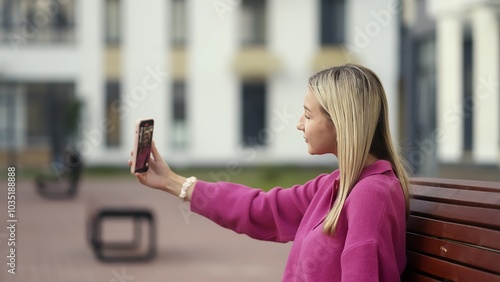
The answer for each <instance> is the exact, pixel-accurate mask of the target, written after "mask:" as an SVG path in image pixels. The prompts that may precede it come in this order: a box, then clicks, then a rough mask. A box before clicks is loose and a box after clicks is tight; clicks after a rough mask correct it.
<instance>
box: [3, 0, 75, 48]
mask: <svg viewBox="0 0 500 282" xmlns="http://www.w3.org/2000/svg"><path fill="white" fill-rule="evenodd" d="M0 24H1V25H0V41H10V42H11V43H13V44H16V43H17V44H21V43H23V44H24V43H26V42H73V41H74V38H75V1H74V0H66V1H36V0H0Z"/></svg>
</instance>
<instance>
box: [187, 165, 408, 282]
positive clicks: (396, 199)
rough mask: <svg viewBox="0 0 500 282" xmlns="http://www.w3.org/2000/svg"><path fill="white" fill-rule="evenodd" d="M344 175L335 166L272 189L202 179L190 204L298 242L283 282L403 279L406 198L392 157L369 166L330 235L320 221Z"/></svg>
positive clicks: (225, 222) (222, 219) (247, 230)
mask: <svg viewBox="0 0 500 282" xmlns="http://www.w3.org/2000/svg"><path fill="white" fill-rule="evenodd" d="M338 178H339V171H338V170H336V171H334V172H332V173H330V174H322V175H319V176H318V177H316V178H315V179H313V180H311V181H309V182H307V183H306V184H304V185H296V186H293V187H291V188H288V189H283V188H279V187H276V188H273V189H271V190H270V191H269V192H263V191H262V190H259V189H252V188H249V187H247V186H243V185H238V184H233V183H227V182H218V183H209V182H204V181H198V182H197V184H196V186H195V189H194V190H193V195H192V199H191V210H192V211H194V212H196V213H199V214H201V215H203V216H205V217H207V218H209V219H211V220H213V221H214V222H216V223H217V224H219V225H221V226H223V227H226V228H229V229H232V230H234V231H236V232H238V233H244V234H247V235H248V236H250V237H253V238H256V239H260V240H268V241H276V242H288V241H294V242H293V245H292V249H291V252H290V256H289V257H288V262H287V265H286V269H285V273H284V275H283V281H314V282H322V281H399V280H400V275H401V273H402V272H403V269H404V267H405V264H406V254H405V244H406V240H405V238H406V237H405V226H406V222H405V200H404V196H403V192H402V190H401V186H400V184H399V181H398V179H397V178H396V176H395V175H394V172H393V171H392V167H391V164H390V162H387V161H384V160H380V161H377V162H375V163H373V164H372V165H370V166H368V167H366V168H365V169H364V170H363V172H362V173H361V176H360V178H359V181H358V183H357V184H356V185H355V187H354V188H353V190H352V192H351V194H350V195H349V196H348V197H347V200H346V202H345V206H344V209H343V211H342V213H341V215H340V218H339V222H338V225H337V229H336V232H335V236H333V237H332V236H328V235H326V234H324V233H323V232H322V227H323V224H322V222H323V220H324V218H325V216H326V214H327V213H328V211H329V210H330V208H331V205H332V204H333V197H334V195H335V194H336V189H337V183H338ZM333 187H335V189H333Z"/></svg>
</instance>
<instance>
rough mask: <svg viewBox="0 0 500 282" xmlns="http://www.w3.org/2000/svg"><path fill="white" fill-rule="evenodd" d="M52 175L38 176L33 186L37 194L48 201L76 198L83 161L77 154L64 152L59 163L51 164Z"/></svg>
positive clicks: (71, 151) (68, 151)
mask: <svg viewBox="0 0 500 282" xmlns="http://www.w3.org/2000/svg"><path fill="white" fill-rule="evenodd" d="M51 168H52V170H53V173H54V174H53V175H43V174H42V175H38V176H37V177H36V178H35V185H36V190H37V192H38V194H40V195H41V196H42V197H44V198H49V199H67V198H73V197H75V196H76V194H77V191H78V184H79V181H80V178H81V174H82V171H83V161H82V158H81V156H80V154H78V152H76V151H73V150H67V151H65V153H64V155H63V157H62V161H61V162H54V163H53V164H52V167H51Z"/></svg>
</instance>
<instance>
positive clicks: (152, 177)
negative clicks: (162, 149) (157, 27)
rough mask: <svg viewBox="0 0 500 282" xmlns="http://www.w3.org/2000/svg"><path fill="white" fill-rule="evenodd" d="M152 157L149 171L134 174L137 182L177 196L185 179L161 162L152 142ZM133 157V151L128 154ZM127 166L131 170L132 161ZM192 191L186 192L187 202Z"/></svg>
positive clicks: (161, 159)
mask: <svg viewBox="0 0 500 282" xmlns="http://www.w3.org/2000/svg"><path fill="white" fill-rule="evenodd" d="M151 153H152V156H151V157H150V159H149V169H148V171H147V172H145V173H139V172H136V173H134V175H135V177H136V178H137V180H139V182H140V183H141V184H143V185H145V186H148V187H151V188H154V189H159V190H163V191H166V192H168V193H170V194H172V195H175V196H178V195H179V193H180V191H181V187H182V184H183V183H184V182H185V181H186V178H185V177H183V176H180V175H177V174H176V173H174V172H173V171H172V170H171V169H170V167H169V166H168V165H167V163H166V162H165V161H164V160H163V158H162V157H161V155H160V153H159V152H158V149H157V148H156V144H155V142H154V141H152V143H151ZM130 155H131V156H132V157H133V155H134V154H133V151H132V152H131V153H130ZM128 165H129V166H130V167H131V168H132V167H133V162H132V160H129V161H128ZM191 193H192V191H190V192H188V197H187V200H189V199H190V198H191Z"/></svg>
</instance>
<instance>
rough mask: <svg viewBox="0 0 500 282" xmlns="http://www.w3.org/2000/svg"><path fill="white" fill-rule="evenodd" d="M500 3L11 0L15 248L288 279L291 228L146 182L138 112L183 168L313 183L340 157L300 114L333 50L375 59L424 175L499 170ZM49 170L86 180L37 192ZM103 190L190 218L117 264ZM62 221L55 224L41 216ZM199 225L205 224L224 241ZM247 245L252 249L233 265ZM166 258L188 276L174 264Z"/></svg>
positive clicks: (9, 122)
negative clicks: (93, 232)
mask: <svg viewBox="0 0 500 282" xmlns="http://www.w3.org/2000/svg"><path fill="white" fill-rule="evenodd" d="M499 14H500V1H499V0H440V1H431V0H213V1H203V0H148V1H134V0H85V1H82V0H0V163H1V164H3V165H4V166H5V168H7V166H15V167H16V169H17V170H16V171H17V178H18V179H19V183H18V193H20V194H19V197H18V205H19V214H18V215H19V217H20V218H23V220H24V222H25V225H24V227H22V228H24V229H19V236H24V239H23V240H24V242H25V243H24V244H25V245H24V246H26V247H25V248H24V249H21V250H22V252H23V253H22V254H21V256H20V260H21V261H20V262H19V264H20V265H21V266H20V269H22V265H24V272H22V273H24V274H22V275H28V274H26V273H31V274H30V275H32V276H29V275H28V276H17V279H18V280H16V281H45V280H47V281H129V280H127V279H125V278H123V277H124V275H123V274H120V275H121V276H120V275H117V273H122V272H121V271H123V269H125V270H126V271H128V272H127V273H129V272H131V273H132V274H131V275H130V276H134V277H136V278H134V279H136V280H137V281H192V280H196V281H211V280H210V279H212V278H213V281H226V280H224V279H227V281H234V280H235V279H237V278H238V281H244V279H242V276H241V273H244V274H245V275H247V276H244V277H247V278H248V277H249V278H248V279H249V280H248V281H253V280H255V279H257V278H255V277H259V278H258V280H259V281H264V280H262V277H266V279H270V280H269V281H276V280H279V279H280V277H281V273H282V272H283V267H284V263H285V260H286V255H287V252H288V248H289V246H288V245H285V246H281V247H277V248H281V249H278V250H276V249H272V247H271V246H275V245H270V246H268V245H251V244H257V243H250V242H253V241H252V240H248V239H241V236H236V235H234V234H232V233H230V232H228V231H220V230H219V229H217V228H218V227H214V226H212V225H210V224H205V222H204V221H203V219H201V218H198V217H193V218H192V219H191V220H190V221H189V222H187V221H186V220H185V219H186V218H185V214H184V213H183V212H186V211H188V208H186V207H185V206H181V205H180V204H178V202H176V199H170V198H168V197H157V195H158V194H154V193H157V192H156V191H149V190H147V191H146V190H143V189H138V188H137V186H139V185H138V184H137V183H136V182H135V180H134V178H133V177H131V176H130V175H129V172H128V171H129V170H128V167H127V165H126V162H127V160H128V159H129V153H130V151H131V149H132V145H133V136H134V126H135V121H136V120H137V119H139V118H143V117H151V118H154V119H155V131H154V134H153V139H154V140H155V142H156V145H157V147H158V148H159V150H160V152H161V153H162V155H163V157H164V158H165V160H167V162H168V163H169V164H170V165H171V166H172V167H173V168H174V169H175V170H177V171H179V172H181V173H183V174H185V175H186V176H188V175H191V174H193V175H197V176H199V178H201V179H204V180H208V181H218V180H230V181H236V182H242V183H245V184H248V185H251V186H254V187H259V188H263V189H268V188H269V187H273V186H275V185H282V186H290V185H293V184H295V183H304V182H305V181H306V180H307V179H311V178H313V177H315V176H316V175H317V174H318V173H321V172H330V171H332V170H333V169H335V168H336V159H335V158H334V157H332V156H309V155H308V153H307V148H306V144H304V141H303V138H302V134H301V133H300V132H299V131H297V130H296V124H297V122H298V119H299V117H300V115H301V114H302V111H303V109H302V105H303V98H304V95H305V93H306V89H307V78H308V77H309V76H310V75H312V74H314V73H315V72H316V71H318V70H321V69H324V68H327V67H331V66H334V65H339V64H345V63H357V64H362V65H365V66H367V67H369V68H371V69H372V70H374V71H375V72H376V73H377V74H378V75H379V77H380V78H381V80H382V82H383V84H384V87H385V90H386V93H387V96H388V100H389V112H390V125H391V130H392V133H393V138H394V140H396V142H397V143H398V144H399V145H400V147H401V152H402V154H403V155H404V157H405V158H406V160H407V162H408V164H409V167H410V169H411V175H412V176H416V177H445V178H466V179H477V180H492V181H500V173H499V172H500V17H499ZM75 156H77V157H75ZM80 170H82V173H83V174H82V175H83V176H80ZM75 171H78V176H76V178H75V176H72V175H71V174H72V173H73V172H75ZM40 175H45V176H46V177H48V176H47V175H50V176H52V177H55V179H59V180H67V178H68V177H69V178H70V181H73V182H74V183H77V184H78V187H79V188H78V189H79V192H78V194H77V197H75V198H71V199H69V200H67V201H55V202H54V201H49V200H47V199H44V198H41V197H40V196H39V195H36V194H35V192H34V191H35V190H34V188H33V186H34V184H35V180H36V179H39V177H40ZM68 175H69V176H68ZM6 176H7V172H6V173H5V176H4V174H2V175H1V176H0V178H1V179H4V177H5V178H6ZM71 179H72V180H71ZM59 182H61V181H59ZM2 187H3V185H2ZM145 191H146V192H145ZM75 194H76V193H75ZM161 195H162V194H161ZM2 198H3V196H2ZM167 198H168V200H166V199H167ZM165 201H173V202H172V204H171V206H169V207H166V205H167V204H166V203H165ZM95 203H100V204H96V205H102V204H103V203H106V204H109V203H116V204H122V205H127V206H134V205H137V204H139V205H145V206H147V207H149V208H151V209H152V210H153V211H154V212H155V214H156V215H158V216H160V217H166V215H165V214H168V216H170V217H172V218H174V219H172V221H176V220H179V221H181V222H185V223H186V224H184V225H183V224H180V225H182V226H181V227H178V228H176V229H175V230H176V231H175V232H174V233H172V231H171V230H172V223H171V221H170V220H167V219H165V218H160V219H158V221H160V223H159V234H163V236H162V237H161V238H162V239H159V243H158V244H159V249H160V251H159V258H158V259H157V260H156V262H155V263H153V264H151V265H150V266H149V267H148V268H146V269H144V268H141V267H136V266H134V265H128V266H126V267H124V268H123V269H122V266H121V265H114V266H109V265H107V266H104V267H103V266H102V264H98V263H97V262H95V261H94V260H93V258H92V254H91V251H90V249H89V247H88V246H86V243H85V240H86V239H85V219H86V215H85V214H86V213H87V210H89V206H90V205H91V204H92V205H93V204H95ZM5 204H6V201H3V200H2V202H1V203H0V207H1V208H2V210H6V209H7V208H6V206H5V209H4V205H5ZM55 215H58V216H59V217H58V219H57V220H52V218H53V217H54V216H55ZM4 216H5V217H6V215H4ZM182 219H184V220H182ZM191 221H193V222H196V224H189V223H190V222H191ZM41 222H43V224H41ZM37 223H38V224H37ZM21 226H23V225H21ZM49 226H52V227H53V228H54V229H55V230H58V232H57V234H55V235H54V233H53V230H52V233H43V232H42V231H41V230H45V228H48V227H49ZM210 228H212V229H213V228H215V229H213V230H212V229H210ZM192 229H195V230H196V231H193V230H192ZM207 230H212V231H207ZM47 232H48V231H47ZM184 232H186V233H187V234H191V235H186V233H184ZM190 232H191V233H190ZM211 232H214V233H211ZM218 232H220V234H219V233H218ZM111 233H113V232H111ZM115 233H116V232H115ZM193 233H197V234H200V233H204V234H207V235H206V236H204V237H203V238H199V236H198V237H196V236H195V234H193ZM33 234H39V235H37V236H34V235H33ZM41 234H45V235H43V236H42V235H41ZM64 234H65V235H64ZM68 234H72V235H71V236H68ZM210 234H212V235H213V236H212V235H210ZM214 234H215V235H214ZM2 236H3V237H2ZM7 236H8V235H7V233H5V231H4V233H0V244H2V248H4V243H5V241H3V242H2V238H4V239H5V238H7ZM224 236H229V237H224ZM231 236H233V237H231ZM213 238H225V239H223V241H224V240H225V241H224V242H219V243H220V248H219V247H218V246H219V245H217V244H218V243H214V242H213V241H211V240H212V239H213ZM21 239H22V237H21ZM21 239H20V240H21ZM40 240H41V241H40ZM186 240H195V241H197V242H198V243H197V244H195V245H196V247H197V248H202V249H203V248H206V245H203V244H202V243H203V241H204V240H207V244H212V247H213V248H212V249H210V248H209V249H206V251H207V252H208V253H210V254H211V255H205V256H203V255H200V253H199V252H198V250H199V249H197V250H192V249H189V248H190V247H191V248H192V247H193V244H192V241H186ZM220 240H221V239H219V241H220ZM231 240H234V241H231ZM238 240H243V242H244V243H243V245H244V246H248V249H250V250H246V253H243V254H242V253H241V252H242V250H239V249H238V247H236V246H242V244H240V243H239V242H240V241H238ZM21 242H22V241H21ZM26 242H31V243H26ZM41 242H45V243H44V244H41ZM49 242H52V243H49ZM64 242H65V243H64ZM172 242H176V243H178V244H180V246H182V248H178V249H176V251H174V252H173V253H174V254H175V257H177V258H179V257H180V258H181V260H180V261H177V260H175V259H172ZM208 242H210V243H208ZM217 242H218V241H217ZM231 242H233V244H234V245H231ZM30 244H31V245H30ZM51 244H52V245H51ZM224 244H229V245H231V246H233V247H232V248H233V250H232V252H229V254H228V250H227V247H224ZM28 245H29V246H31V247H30V248H28V247H27V246H28ZM42 245H43V246H44V247H45V249H43V248H41V246H42ZM21 246H23V245H22V244H21ZM63 246H64V247H63ZM178 246H179V245H178ZM202 246H205V247H202ZM275 248H276V247H275ZM161 250H165V251H164V252H162V251H161ZM186 250H191V251H186ZM252 251H255V252H265V251H272V254H273V255H268V256H265V259H263V258H262V257H258V256H257V253H255V254H254V255H252V253H251V252H252ZM186 252H187V253H186ZM217 252H220V255H219V256H218V255H217V254H218V253H217ZM23 254H24V255H23ZM254 256H255V257H254ZM233 257H234V258H233ZM242 257H245V259H249V260H250V262H248V261H245V262H244V263H242V264H240V265H232V264H231V263H233V264H234V263H235V261H241V259H242ZM257 257H258V258H257ZM28 258H30V259H28ZM196 258H197V260H196ZM23 259H24V261H23ZM193 260H194V261H195V262H196V261H197V262H199V264H196V263H194V264H193ZM207 261H211V263H212V264H210V263H207ZM219 262H220V263H219ZM176 263H177V264H176ZM190 263H191V264H192V265H191V266H187V265H190ZM217 263H219V264H217ZM3 265H4V266H5V264H3ZM166 265H170V268H168V266H166ZM172 265H173V266H172ZM207 265H208V266H207ZM276 265H278V267H276ZM162 267H163V272H159V271H158V270H159V269H162ZM165 267H167V268H166V269H168V273H170V274H172V273H178V274H177V275H179V276H176V277H177V278H175V279H173V278H172V279H170V280H169V279H165V276H164V274H165V271H166V270H165ZM200 267H201V268H200ZM230 268H232V269H233V272H231V270H228V269H230ZM54 269H55V270H57V271H56V272H53V271H52V270H54ZM200 269H201V270H200ZM234 269H236V271H235V270H234ZM87 270H88V271H87ZM1 271H2V272H4V271H3V269H2V270H1ZM89 271H93V273H95V274H90V272H89ZM99 271H100V272H99ZM155 271H156V272H155ZM176 271H177V272H176ZM228 271H229V272H228ZM40 273H44V274H43V275H44V276H43V277H45V278H43V277H42V276H40V275H41V274H40ZM54 273H55V274H54ZM154 273H157V275H158V276H154V277H152V276H150V275H156V274H154ZM179 273H182V275H187V274H193V273H201V274H200V275H203V276H202V277H203V278H196V279H189V278H185V277H184V276H182V275H181V274H179ZM228 273H229V274H228ZM92 275H94V276H92ZM148 275H149V276H148ZM273 275H274V276H273ZM130 276H127V277H129V278H130ZM12 277H13V276H9V279H13V278H12ZM155 277H156V278H155ZM171 277H173V276H171ZM181 277H184V278H181ZM210 277H211V278H210ZM134 279H131V278H130V280H134ZM155 279H156V280H155ZM13 281H14V280H13Z"/></svg>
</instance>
